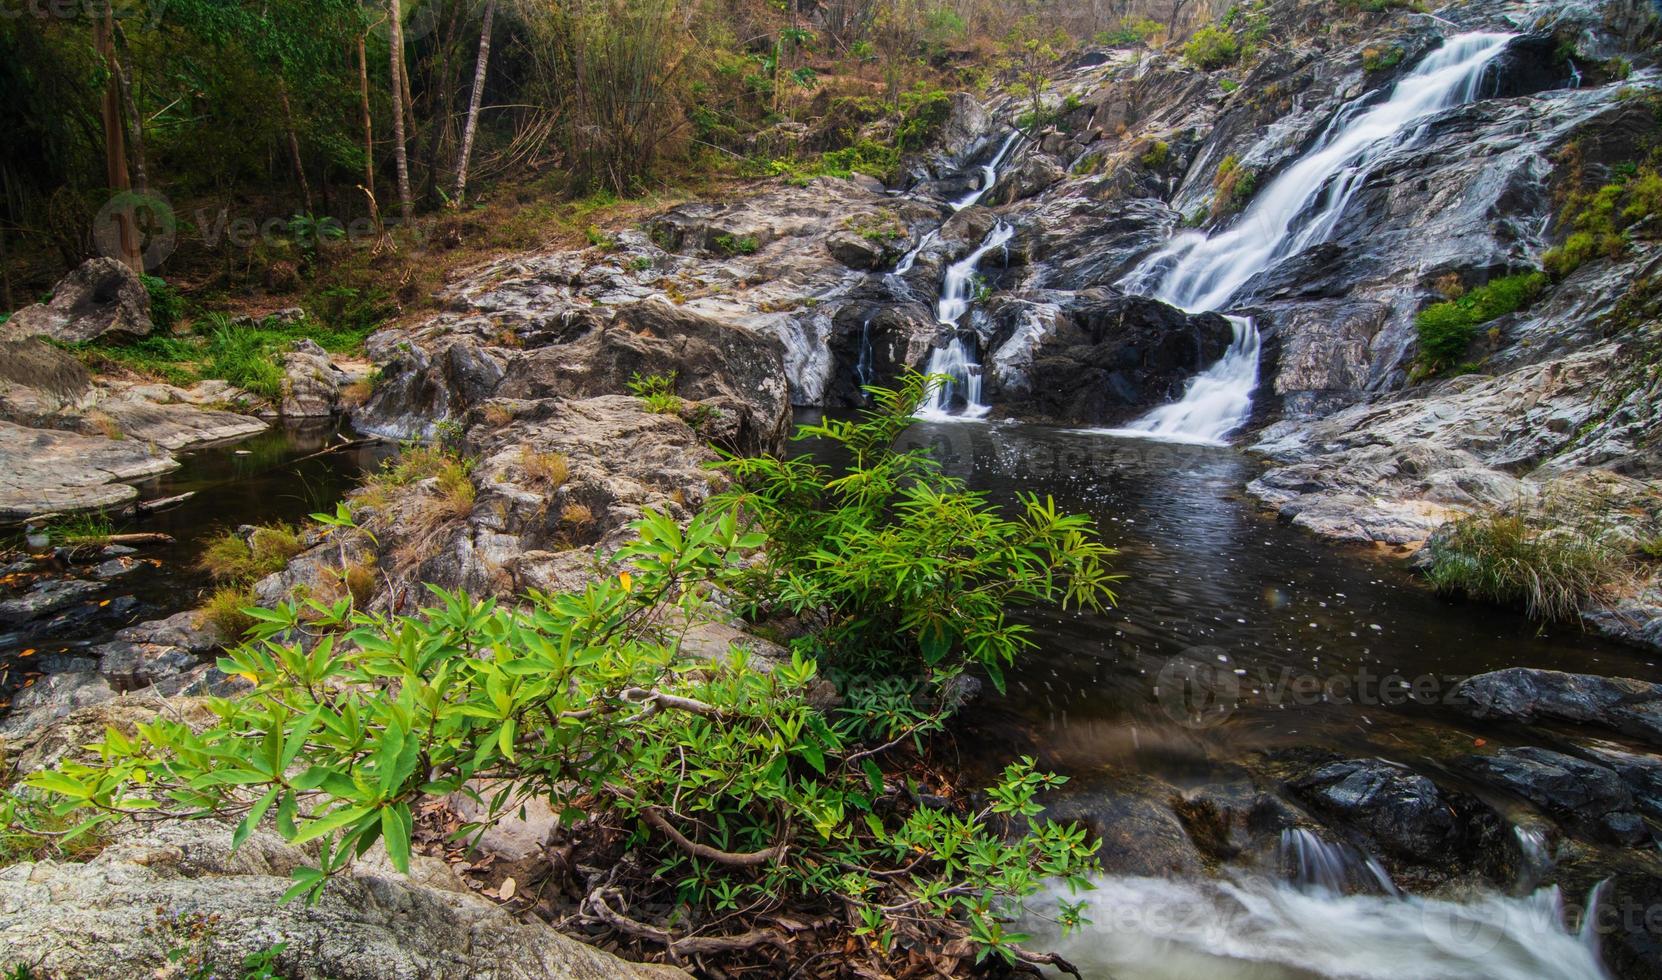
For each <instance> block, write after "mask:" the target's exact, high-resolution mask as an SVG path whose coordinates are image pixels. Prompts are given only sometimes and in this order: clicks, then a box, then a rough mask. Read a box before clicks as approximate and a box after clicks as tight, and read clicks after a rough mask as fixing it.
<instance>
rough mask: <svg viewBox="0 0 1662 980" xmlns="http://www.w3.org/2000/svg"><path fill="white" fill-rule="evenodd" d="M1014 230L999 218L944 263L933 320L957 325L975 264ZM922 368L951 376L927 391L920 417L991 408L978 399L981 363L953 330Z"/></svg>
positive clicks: (976, 413) (970, 414) (971, 414)
mask: <svg viewBox="0 0 1662 980" xmlns="http://www.w3.org/2000/svg"><path fill="white" fill-rule="evenodd" d="M1014 234H1015V229H1014V228H1012V227H1010V226H1009V225H1007V224H1005V223H1004V222H1002V221H1000V222H998V223H997V224H995V225H993V228H992V230H991V231H989V232H988V233H987V237H986V238H985V239H983V240H982V242H981V244H980V245H979V246H977V247H976V249H975V251H973V252H971V253H970V254H968V255H966V256H964V257H963V258H961V259H959V260H958V261H956V262H954V263H952V265H950V266H948V267H947V270H946V277H945V278H944V279H943V280H942V281H941V298H940V301H939V302H938V303H936V305H935V319H936V320H939V321H940V322H941V323H942V324H944V325H946V326H948V327H951V328H954V329H956V327H957V326H958V321H959V319H961V318H962V317H963V315H964V314H965V313H967V312H969V307H970V300H971V298H972V297H973V295H974V291H975V283H974V280H975V270H976V267H977V266H979V265H980V264H981V260H982V259H984V258H986V257H987V254H988V253H990V252H992V251H993V250H995V249H999V248H1003V247H1004V246H1005V244H1006V243H1008V242H1009V241H1010V238H1011V236H1012V235H1014ZM925 372H926V373H928V374H944V375H947V376H949V377H951V378H952V381H951V382H949V383H947V384H944V385H940V386H938V387H936V388H935V389H933V390H932V391H931V392H930V393H929V400H928V401H927V402H926V403H925V404H924V405H923V407H922V408H920V409H919V410H918V414H919V415H920V416H921V417H923V418H928V419H936V420H939V419H947V418H972V419H977V418H981V417H982V416H984V415H986V414H987V412H988V411H989V410H990V407H991V406H989V405H987V404H986V403H984V402H983V401H982V400H981V365H980V364H978V363H977V362H976V360H975V357H974V355H972V354H971V352H970V349H969V347H968V346H967V345H966V344H965V343H964V340H963V338H962V337H961V336H959V335H958V334H957V333H956V332H954V333H953V336H952V339H951V340H949V341H948V342H947V345H946V346H945V347H937V348H936V349H935V352H934V353H932V354H931V355H929V365H928V367H927V368H925ZM960 394H961V395H962V396H963V400H964V410H963V413H962V414H961V415H956V416H955V415H953V414H952V405H953V400H954V398H955V397H956V396H958V395H960Z"/></svg>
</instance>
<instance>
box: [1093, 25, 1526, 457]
mask: <svg viewBox="0 0 1662 980" xmlns="http://www.w3.org/2000/svg"><path fill="white" fill-rule="evenodd" d="M1512 37H1513V35H1511V34H1492V33H1471V34H1461V35H1458V36H1455V37H1452V38H1449V39H1448V40H1447V41H1446V42H1445V43H1444V44H1443V46H1442V47H1441V48H1439V49H1437V50H1436V51H1433V52H1432V53H1431V54H1430V55H1428V56H1426V58H1425V60H1424V61H1422V62H1421V63H1420V64H1419V65H1418V66H1417V67H1416V68H1415V69H1414V70H1413V71H1411V72H1409V73H1408V74H1407V75H1405V76H1403V77H1402V79H1401V80H1400V81H1398V82H1397V84H1396V87H1395V88H1394V89H1393V90H1392V91H1391V94H1390V97H1389V98H1387V99H1385V100H1384V101H1382V102H1379V103H1377V104H1373V105H1369V104H1368V101H1367V99H1366V97H1364V98H1363V99H1359V100H1357V101H1354V102H1352V103H1350V104H1349V105H1346V106H1345V107H1344V108H1342V109H1341V110H1340V111H1339V112H1338V114H1337V115H1335V116H1334V118H1333V121H1332V122H1331V123H1330V124H1329V125H1328V127H1327V130H1326V132H1324V133H1323V134H1322V136H1321V138H1320V139H1318V140H1317V141H1316V144H1315V146H1314V147H1312V148H1311V149H1310V150H1308V151H1306V152H1305V154H1304V155H1303V156H1301V157H1300V158H1299V159H1298V160H1296V161H1295V162H1294V163H1293V164H1292V165H1291V166H1289V167H1287V168H1286V169H1285V170H1284V171H1282V172H1281V173H1280V174H1279V175H1278V176H1277V177H1276V178H1275V179H1274V180H1272V181H1270V183H1269V185H1268V186H1266V187H1265V188H1264V189H1263V190H1262V191H1260V192H1259V193H1258V195H1257V196H1256V197H1254V198H1253V200H1252V203H1251V204H1249V205H1248V206H1247V209H1246V211H1244V212H1243V213H1242V214H1241V216H1240V217H1239V218H1238V219H1237V220H1236V221H1235V223H1234V224H1233V225H1231V226H1230V227H1229V228H1227V229H1225V230H1223V231H1219V232H1216V233H1214V234H1212V235H1206V234H1204V233H1201V232H1185V233H1183V234H1180V235H1178V236H1176V237H1175V238H1173V239H1172V240H1171V242H1170V243H1168V244H1167V245H1166V246H1165V247H1164V248H1162V249H1160V250H1159V251H1157V252H1155V253H1154V254H1153V255H1151V256H1149V257H1148V258H1147V259H1145V260H1143V262H1142V263H1141V264H1139V265H1138V266H1137V268H1135V269H1133V270H1132V271H1131V272H1130V273H1129V274H1128V275H1127V276H1126V277H1125V278H1124V279H1123V280H1122V281H1121V283H1120V285H1121V288H1123V289H1124V290H1125V291H1126V292H1128V293H1133V294H1136V295H1145V296H1152V297H1154V298H1155V299H1158V300H1161V301H1163V302H1166V303H1170V304H1171V305H1173V306H1176V307H1179V308H1181V309H1184V310H1188V311H1190V312H1198V311H1202V310H1218V309H1225V308H1227V305H1228V303H1229V301H1230V300H1231V299H1233V298H1234V297H1235V294H1236V293H1237V292H1238V291H1239V290H1240V288H1241V287H1242V286H1244V285H1246V283H1247V282H1248V281H1249V280H1251V279H1252V277H1254V276H1256V275H1258V274H1259V273H1260V272H1263V271H1264V270H1266V269H1268V268H1270V267H1271V266H1273V265H1275V264H1276V263H1278V262H1280V261H1281V260H1282V259H1284V258H1287V257H1289V256H1291V255H1295V254H1297V253H1299V252H1302V251H1304V250H1305V249H1307V248H1309V247H1311V246H1313V245H1319V244H1321V243H1322V242H1325V241H1327V240H1328V238H1329V237H1331V235H1332V234H1333V232H1334V230H1335V229H1336V228H1337V227H1338V224H1339V221H1340V219H1341V218H1342V217H1343V216H1344V213H1345V210H1346V208H1347V207H1348V206H1349V204H1350V201H1351V198H1352V197H1354V196H1355V194H1356V191H1357V190H1358V189H1359V188H1360V187H1361V186H1362V185H1363V184H1364V183H1365V182H1366V180H1367V177H1368V174H1369V173H1371V172H1372V171H1373V168H1374V166H1375V165H1376V164H1377V163H1378V162H1379V161H1380V160H1382V159H1384V157H1385V156H1386V155H1387V154H1389V153H1391V152H1392V151H1394V150H1396V149H1398V148H1399V147H1401V146H1403V145H1405V144H1407V143H1409V142H1411V141H1413V140H1414V139H1415V138H1416V136H1417V135H1418V133H1419V131H1420V128H1421V126H1423V125H1424V123H1425V122H1426V121H1427V120H1429V119H1430V118H1431V117H1432V116H1433V115H1435V114H1436V113H1438V112H1440V111H1442V110H1444V109H1447V108H1449V107H1452V106H1455V105H1460V104H1462V103H1465V102H1470V101H1472V100H1473V99H1476V98H1477V97H1478V94H1479V86H1480V85H1481V83H1482V81H1483V78H1484V74H1485V72H1487V70H1488V68H1489V63H1490V61H1492V60H1493V59H1494V58H1495V57H1496V56H1497V55H1499V54H1500V53H1501V51H1502V50H1504V49H1505V47H1506V45H1507V42H1509V41H1510V40H1511V39H1512ZM1231 319H1232V320H1234V322H1235V337H1234V343H1232V344H1231V345H1230V347H1229V350H1228V351H1227V352H1226V353H1225V354H1224V356H1223V359H1222V360H1220V361H1219V362H1218V363H1217V364H1215V365H1213V366H1212V367H1211V368H1210V369H1208V370H1207V371H1206V372H1205V373H1204V374H1202V375H1200V376H1199V377H1197V378H1195V379H1194V381H1193V382H1191V383H1190V385H1189V387H1188V389H1187V390H1186V391H1185V392H1184V394H1183V399H1182V400H1181V401H1180V402H1178V403H1176V404H1173V405H1165V406H1162V407H1160V408H1157V409H1155V410H1154V411H1152V412H1150V413H1148V414H1147V415H1145V416H1143V417H1142V418H1140V419H1138V420H1136V421H1135V422H1133V423H1131V424H1130V425H1128V426H1126V427H1125V428H1123V429H1110V430H1107V431H1108V432H1110V433H1114V434H1118V435H1129V436H1138V437H1141V438H1150V439H1162V440H1167V441H1172V442H1188V443H1197V444H1210V445H1219V444H1222V443H1223V442H1224V438H1225V437H1226V436H1228V435H1229V434H1230V433H1231V432H1233V431H1235V430H1236V429H1238V428H1240V427H1241V426H1242V425H1244V424H1246V421H1247V418H1248V417H1249V415H1250V413H1251V411H1252V394H1253V392H1254V391H1255V390H1256V388H1257V386H1258V366H1257V362H1258V353H1259V346H1260V344H1259V338H1258V329H1257V327H1256V326H1255V325H1253V323H1252V322H1251V321H1250V320H1247V319H1245V318H1233V317H1232V318H1231Z"/></svg>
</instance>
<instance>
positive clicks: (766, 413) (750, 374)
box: [357, 301, 790, 453]
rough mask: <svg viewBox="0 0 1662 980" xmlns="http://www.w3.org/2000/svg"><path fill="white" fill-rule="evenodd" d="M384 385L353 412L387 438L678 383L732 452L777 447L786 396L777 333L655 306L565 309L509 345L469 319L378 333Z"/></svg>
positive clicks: (785, 419)
mask: <svg viewBox="0 0 1662 980" xmlns="http://www.w3.org/2000/svg"><path fill="white" fill-rule="evenodd" d="M370 355H371V358H372V359H374V360H376V361H378V362H380V363H381V364H382V382H381V383H380V384H379V385H378V386H377V388H376V392H375V395H374V397H373V398H371V399H370V402H369V404H368V405H366V406H365V407H364V410H363V411H362V412H361V413H360V414H359V415H358V416H357V421H358V423H359V425H360V426H361V427H362V428H365V429H367V430H368V431H371V432H376V433H379V434H385V435H397V436H412V435H430V434H432V433H433V432H434V431H435V427H436V426H437V425H438V424H440V423H443V422H446V421H450V422H453V423H454V422H459V421H460V420H461V418H462V416H463V415H464V414H465V413H466V412H467V411H468V410H469V409H470V408H473V407H475V406H478V405H480V404H483V403H484V402H485V401H486V400H487V399H491V398H503V399H511V400H514V401H536V400H541V399H548V398H569V399H582V398H590V397H594V396H600V395H621V394H626V393H627V392H628V390H629V388H628V383H629V380H630V378H631V377H633V376H635V375H637V374H639V375H641V376H648V375H670V374H673V375H674V376H675V393H676V394H677V395H678V396H679V397H680V398H682V399H684V400H686V401H688V402H696V403H699V404H701V405H705V406H708V413H720V422H721V428H720V430H719V431H717V432H714V433H713V435H714V437H715V438H714V441H716V442H718V443H719V444H721V445H723V446H724V448H728V449H732V450H734V451H737V452H746V453H754V452H765V451H771V450H776V449H778V448H780V447H781V446H782V445H783V441H784V437H785V433H786V430H787V428H788V427H789V424H790V400H789V398H790V393H789V388H788V384H787V382H786V380H785V371H784V363H783V356H784V355H783V348H782V346H781V344H780V342H779V341H778V340H777V339H776V338H775V337H773V336H770V335H768V334H766V333H762V332H759V331H752V330H747V329H745V328H743V327H737V326H734V325H732V324H729V323H727V322H725V321H722V320H717V319H714V318H712V317H708V316H701V315H699V314H697V313H693V312H690V311H688V310H685V309H681V308H679V307H676V306H674V305H672V304H670V303H665V302H660V301H645V302H637V303H630V304H626V305H623V306H619V307H617V308H615V309H612V310H605V309H602V310H596V311H591V310H587V309H584V310H573V311H568V312H567V313H566V314H565V315H563V316H561V317H559V318H557V319H555V320H553V321H550V322H547V323H544V324H542V325H540V326H539V327H537V328H536V329H535V331H534V332H531V333H528V335H527V336H526V337H525V338H522V339H520V340H517V341H515V343H514V344H513V345H509V344H507V343H504V342H502V340H501V339H499V338H498V337H496V336H495V335H491V334H489V333H487V332H486V331H485V329H484V325H483V324H481V323H480V322H478V320H477V319H468V320H462V321H455V322H446V321H442V320H441V321H439V322H436V323H434V324H430V325H428V326H427V327H424V328H420V329H418V330H416V331H414V332H404V331H389V332H386V333H384V334H382V335H377V337H376V338H373V339H372V342H371V346H370Z"/></svg>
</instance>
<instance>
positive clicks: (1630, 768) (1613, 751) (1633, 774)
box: [1576, 742, 1662, 820]
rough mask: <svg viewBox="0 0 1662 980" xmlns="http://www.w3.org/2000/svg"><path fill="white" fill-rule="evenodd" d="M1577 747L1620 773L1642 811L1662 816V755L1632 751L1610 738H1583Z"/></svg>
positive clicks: (1654, 817) (1599, 762) (1649, 814)
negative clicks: (1592, 740) (1589, 740)
mask: <svg viewBox="0 0 1662 980" xmlns="http://www.w3.org/2000/svg"><path fill="white" fill-rule="evenodd" d="M1576 749H1577V751H1579V752H1581V753H1583V754H1584V755H1586V756H1587V757H1589V758H1590V759H1591V760H1592V761H1594V762H1596V763H1598V764H1599V765H1601V766H1604V767H1606V768H1608V769H1609V770H1610V771H1611V772H1613V773H1615V774H1616V775H1618V776H1620V777H1621V779H1622V782H1623V783H1624V784H1625V785H1626V786H1627V790H1628V792H1629V793H1632V794H1633V802H1634V804H1635V805H1636V806H1637V807H1638V808H1639V810H1640V811H1641V812H1642V813H1644V814H1645V815H1646V816H1649V817H1651V818H1652V819H1656V820H1662V756H1658V755H1655V754H1652V753H1648V752H1632V751H1629V750H1627V749H1624V748H1622V747H1621V746H1618V745H1612V744H1610V743H1608V742H1583V743H1580V744H1578V745H1577V746H1576Z"/></svg>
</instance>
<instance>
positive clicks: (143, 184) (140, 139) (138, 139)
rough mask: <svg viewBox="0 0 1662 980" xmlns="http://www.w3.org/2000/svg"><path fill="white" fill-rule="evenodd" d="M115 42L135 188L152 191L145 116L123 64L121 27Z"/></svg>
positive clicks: (117, 70) (113, 63) (124, 44)
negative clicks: (141, 111) (147, 160)
mask: <svg viewBox="0 0 1662 980" xmlns="http://www.w3.org/2000/svg"><path fill="white" fill-rule="evenodd" d="M115 43H116V52H117V55H118V56H117V57H116V58H115V59H114V61H113V62H112V65H113V66H114V68H115V72H116V81H117V82H119V83H120V85H121V105H122V108H123V109H124V110H125V111H126V113H127V138H128V139H129V140H131V145H132V149H133V154H132V160H133V188H134V189H135V190H137V191H138V192H139V193H140V194H148V193H149V192H150V168H149V167H148V166H147V165H146V163H145V153H144V117H143V116H141V115H139V110H138V100H137V99H136V98H135V97H134V95H133V85H132V81H131V80H130V79H129V78H128V77H127V66H126V65H124V64H122V62H121V58H120V57H119V54H120V52H121V51H122V50H123V49H125V48H126V46H127V45H126V35H125V34H123V33H122V32H121V28H120V27H119V26H117V27H116V28H115Z"/></svg>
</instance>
